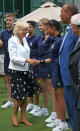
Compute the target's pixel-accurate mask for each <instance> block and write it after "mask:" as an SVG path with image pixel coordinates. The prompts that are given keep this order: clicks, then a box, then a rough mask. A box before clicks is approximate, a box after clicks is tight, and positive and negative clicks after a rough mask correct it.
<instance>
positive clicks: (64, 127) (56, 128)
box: [52, 122, 69, 131]
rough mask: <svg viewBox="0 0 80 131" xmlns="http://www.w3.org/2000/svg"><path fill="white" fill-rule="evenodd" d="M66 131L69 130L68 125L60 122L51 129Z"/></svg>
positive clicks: (53, 130)
mask: <svg viewBox="0 0 80 131" xmlns="http://www.w3.org/2000/svg"><path fill="white" fill-rule="evenodd" d="M67 129H69V128H68V124H67V123H66V122H60V124H59V125H58V126H56V127H55V128H53V129H52V131H64V130H67Z"/></svg>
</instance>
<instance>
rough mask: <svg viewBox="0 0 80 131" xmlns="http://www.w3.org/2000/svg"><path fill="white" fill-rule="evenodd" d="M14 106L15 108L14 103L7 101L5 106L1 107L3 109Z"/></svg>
mask: <svg viewBox="0 0 80 131" xmlns="http://www.w3.org/2000/svg"><path fill="white" fill-rule="evenodd" d="M13 106H14V102H10V101H7V102H6V103H5V104H4V105H2V106H1V108H8V107H13Z"/></svg>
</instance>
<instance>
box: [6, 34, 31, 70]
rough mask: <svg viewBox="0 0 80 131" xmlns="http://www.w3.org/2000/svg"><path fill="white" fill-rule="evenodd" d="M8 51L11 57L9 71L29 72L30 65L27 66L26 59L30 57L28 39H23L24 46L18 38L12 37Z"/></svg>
mask: <svg viewBox="0 0 80 131" xmlns="http://www.w3.org/2000/svg"><path fill="white" fill-rule="evenodd" d="M8 51H9V57H10V63H9V69H12V70H18V71H28V70H29V64H28V63H26V64H25V61H26V59H28V58H29V56H30V49H29V46H28V44H27V41H26V39H23V45H22V44H21V43H20V41H19V39H18V37H16V36H13V37H11V38H10V39H9V41H8Z"/></svg>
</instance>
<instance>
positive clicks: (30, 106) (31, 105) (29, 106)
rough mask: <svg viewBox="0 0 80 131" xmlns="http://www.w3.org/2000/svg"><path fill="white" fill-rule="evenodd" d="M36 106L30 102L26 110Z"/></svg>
mask: <svg viewBox="0 0 80 131" xmlns="http://www.w3.org/2000/svg"><path fill="white" fill-rule="evenodd" d="M33 108H34V104H31V103H29V104H28V105H27V107H26V111H29V110H32V109H33Z"/></svg>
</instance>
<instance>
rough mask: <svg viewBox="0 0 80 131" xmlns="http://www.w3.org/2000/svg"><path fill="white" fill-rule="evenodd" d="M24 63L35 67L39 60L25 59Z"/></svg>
mask: <svg viewBox="0 0 80 131" xmlns="http://www.w3.org/2000/svg"><path fill="white" fill-rule="evenodd" d="M25 63H29V64H31V65H33V66H35V65H37V64H39V63H40V60H37V59H26V61H25Z"/></svg>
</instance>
